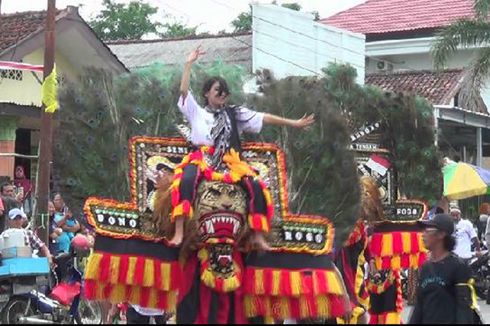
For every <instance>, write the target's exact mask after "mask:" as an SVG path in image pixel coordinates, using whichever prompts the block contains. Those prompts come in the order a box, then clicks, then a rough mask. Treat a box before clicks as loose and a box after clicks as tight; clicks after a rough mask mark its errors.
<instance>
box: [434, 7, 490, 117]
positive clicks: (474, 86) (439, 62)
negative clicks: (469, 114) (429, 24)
mask: <svg viewBox="0 0 490 326" xmlns="http://www.w3.org/2000/svg"><path fill="white" fill-rule="evenodd" d="M473 7H474V10H475V17H474V18H473V19H468V18H464V19H459V20H457V21H456V22H454V23H453V24H451V25H450V26H448V27H447V28H445V29H444V30H442V31H441V32H439V33H438V34H437V40H436V42H435V43H434V45H433V46H432V50H431V51H432V56H433V59H434V65H435V67H436V68H437V69H441V68H443V67H444V65H445V63H446V62H447V60H448V58H449V57H450V56H451V55H452V54H454V53H455V52H456V50H457V48H458V47H464V48H469V47H477V48H478V50H477V54H476V57H475V59H474V60H473V61H472V62H471V64H470V65H469V66H468V67H467V69H466V70H467V72H466V78H465V83H464V84H463V86H462V88H461V90H460V94H459V101H460V103H461V104H460V105H461V106H462V107H463V108H466V109H469V110H472V108H473V109H474V108H477V107H479V105H478V104H479V103H481V99H480V90H481V89H482V87H483V86H484V82H485V78H486V77H488V76H489V74H490V46H489V44H490V21H489V20H488V14H489V12H490V0H475V2H474V5H473Z"/></svg>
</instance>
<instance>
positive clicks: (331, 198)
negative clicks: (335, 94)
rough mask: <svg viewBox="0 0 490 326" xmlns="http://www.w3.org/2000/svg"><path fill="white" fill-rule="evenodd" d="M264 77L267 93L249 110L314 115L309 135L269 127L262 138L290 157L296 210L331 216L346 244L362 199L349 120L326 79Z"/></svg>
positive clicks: (292, 200) (255, 99)
mask: <svg viewBox="0 0 490 326" xmlns="http://www.w3.org/2000/svg"><path fill="white" fill-rule="evenodd" d="M259 77H260V83H261V89H262V93H261V94H260V95H256V96H253V97H252V98H250V99H249V105H250V106H252V107H255V108H256V109H257V110H260V111H266V112H269V113H272V114H276V115H279V116H283V117H289V118H291V119H297V118H300V117H301V116H302V115H303V114H305V113H308V114H309V113H314V114H315V117H316V122H315V124H314V125H313V126H312V127H311V128H310V129H308V130H298V129H295V128H287V127H281V128H279V127H266V128H264V130H263V131H262V133H261V139H263V140H264V141H267V142H273V143H276V144H278V145H279V146H280V147H281V148H283V149H284V151H285V152H286V159H287V168H288V177H289V194H290V198H289V202H290V205H291V209H292V211H293V212H296V213H300V212H302V213H308V214H317V215H321V216H328V217H329V219H330V220H331V221H332V222H333V223H334V225H335V228H336V239H337V240H338V241H339V242H340V243H342V242H343V241H344V240H345V239H346V238H347V236H348V234H349V233H350V231H351V230H352V226H353V225H354V223H355V221H356V220H357V217H358V209H359V198H360V197H359V196H360V193H359V182H358V177H357V166H356V164H355V162H354V153H353V152H352V151H350V150H349V145H350V137H349V136H350V133H349V129H348V128H347V124H346V120H345V119H344V117H343V116H342V115H341V114H339V112H338V111H339V108H338V104H337V103H336V102H335V101H333V100H332V98H331V96H329V94H328V90H327V89H326V88H325V82H326V80H325V79H318V78H315V77H288V78H285V79H282V80H275V79H274V78H273V77H272V76H271V75H270V74H269V73H268V72H267V71H263V72H262V73H261V75H260V76H259Z"/></svg>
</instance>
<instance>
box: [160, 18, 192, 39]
mask: <svg viewBox="0 0 490 326" xmlns="http://www.w3.org/2000/svg"><path fill="white" fill-rule="evenodd" d="M162 27H163V28H164V29H165V32H163V33H158V35H159V36H160V37H163V38H171V37H186V36H194V35H196V30H197V26H194V27H190V26H186V25H184V24H183V23H179V22H173V23H165V24H163V25H162Z"/></svg>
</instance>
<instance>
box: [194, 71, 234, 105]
mask: <svg viewBox="0 0 490 326" xmlns="http://www.w3.org/2000/svg"><path fill="white" fill-rule="evenodd" d="M216 82H218V83H219V93H218V95H219V96H221V95H222V94H223V93H225V94H227V95H228V94H230V91H229V89H228V84H227V83H226V80H224V79H223V78H221V77H218V76H215V77H211V78H209V79H207V80H206V82H204V86H203V87H202V93H201V95H202V97H203V98H204V104H205V105H208V104H209V103H208V99H207V98H206V96H205V95H206V93H207V92H209V91H210V90H211V87H213V85H214V83H216Z"/></svg>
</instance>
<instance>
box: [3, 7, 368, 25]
mask: <svg viewBox="0 0 490 326" xmlns="http://www.w3.org/2000/svg"><path fill="white" fill-rule="evenodd" d="M116 2H118V3H121V2H122V3H128V2H130V0H116ZM145 2H147V3H150V4H151V5H152V6H156V7H158V8H159V12H158V13H157V14H156V15H155V16H154V17H153V18H154V19H155V20H159V21H163V20H164V16H165V13H167V14H171V15H172V16H175V17H176V19H177V20H179V21H182V22H184V23H186V24H188V25H191V26H196V25H199V28H198V32H211V33H214V32H218V31H220V30H223V29H225V30H227V31H232V27H231V26H230V22H231V21H232V20H233V19H234V18H235V17H236V16H238V14H239V13H241V12H242V11H246V10H248V3H250V2H251V1H250V0H147V1H145ZM254 2H260V3H270V2H271V0H258V1H254ZM277 2H278V3H288V2H297V3H299V4H301V6H302V7H303V8H302V10H303V11H314V10H316V11H318V12H319V13H320V17H321V18H324V17H328V16H330V15H332V14H334V13H336V12H339V11H342V10H345V9H347V8H350V7H352V6H354V5H357V4H359V3H362V2H365V0H289V1H283V0H279V1H277ZM67 5H74V6H80V14H81V15H82V17H83V18H84V19H86V20H89V19H91V18H93V17H95V16H96V15H97V13H98V12H99V11H100V10H101V8H102V0H57V1H56V7H57V8H60V9H61V8H65V7H66V6H67ZM1 6H2V7H1V12H2V13H12V12H18V11H28V10H43V9H45V8H46V7H47V0H1Z"/></svg>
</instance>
